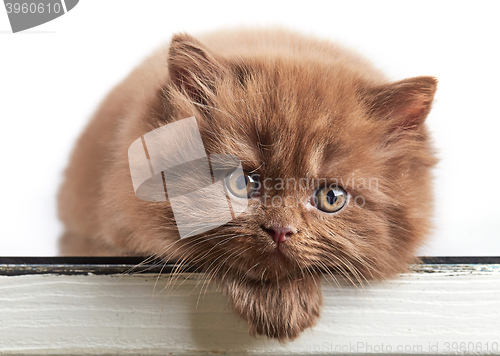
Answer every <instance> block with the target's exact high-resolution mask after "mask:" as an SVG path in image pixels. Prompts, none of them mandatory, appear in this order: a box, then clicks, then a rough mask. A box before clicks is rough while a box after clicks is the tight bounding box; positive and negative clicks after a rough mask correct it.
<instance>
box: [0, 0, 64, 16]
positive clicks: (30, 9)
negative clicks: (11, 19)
mask: <svg viewBox="0 0 500 356" xmlns="http://www.w3.org/2000/svg"><path fill="white" fill-rule="evenodd" d="M5 7H6V8H7V13H8V14H11V13H14V14H28V13H29V14H43V13H44V12H47V13H49V14H50V13H54V14H58V13H60V12H61V11H62V8H61V4H59V3H54V4H50V3H49V4H43V3H38V4H37V3H34V2H32V3H22V4H21V3H14V4H12V3H10V2H8V3H6V4H5Z"/></svg>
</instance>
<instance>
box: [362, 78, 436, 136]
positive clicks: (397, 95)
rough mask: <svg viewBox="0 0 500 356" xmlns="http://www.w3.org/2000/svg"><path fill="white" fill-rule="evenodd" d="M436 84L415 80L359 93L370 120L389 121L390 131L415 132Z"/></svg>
mask: <svg viewBox="0 0 500 356" xmlns="http://www.w3.org/2000/svg"><path fill="white" fill-rule="evenodd" d="M436 87H437V80H436V78H433V77H415V78H410V79H405V80H402V81H399V82H396V83H391V84H387V85H384V86H380V87H376V88H371V89H368V90H367V91H365V92H364V93H363V100H364V102H365V103H366V104H367V107H368V111H369V114H370V116H372V117H374V118H377V119H381V120H389V121H390V123H391V126H392V127H393V129H415V128H417V127H419V126H420V125H421V124H422V123H423V122H424V121H425V118H426V117H427V114H429V111H430V109H431V105H432V101H433V99H434V93H435V92H436Z"/></svg>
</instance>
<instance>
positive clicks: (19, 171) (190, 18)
mask: <svg viewBox="0 0 500 356" xmlns="http://www.w3.org/2000/svg"><path fill="white" fill-rule="evenodd" d="M497 4H500V3H499V2H495V1H475V2H472V1H470V2H459V1H439V2H438V1H425V0H419V1H379V0H377V1H366V2H360V1H349V2H348V1H345V0H343V1H302V2H293V1H286V2H285V1H283V2H279V1H274V2H273V1H269V0H267V1H252V2H238V1H219V2H218V1H186V2H184V1H164V0H148V1H139V0H134V1H132V0H82V1H80V3H79V4H78V5H77V6H76V7H75V8H74V9H73V10H71V11H70V12H69V13H68V14H66V15H64V16H62V17H60V18H58V19H56V20H54V21H52V22H49V23H47V24H44V25H41V26H39V27H36V28H33V29H31V30H27V31H24V32H21V33H18V34H12V33H11V31H10V25H9V23H8V18H7V14H6V12H5V10H4V9H3V7H0V120H1V121H0V122H1V126H0V127H1V128H0V130H1V131H0V133H1V139H0V162H1V175H0V183H1V186H0V188H1V195H0V255H4V256H8V255H11V256H12V255H25V256H29V255H40V256H43V255H55V254H56V253H57V247H56V241H57V238H58V236H59V235H60V234H61V230H62V227H61V225H60V223H59V222H58V220H57V216H56V204H55V195H56V191H57V187H58V185H59V184H60V180H61V173H62V170H63V168H64V166H65V164H66V161H67V159H68V155H69V152H70V150H71V147H72V145H73V142H74V140H75V139H76V137H77V136H78V134H79V133H80V132H81V130H82V128H83V127H84V125H85V123H86V122H87V120H88V119H89V117H90V116H91V114H92V113H93V111H94V110H95V108H96V106H97V104H98V103H99V101H100V100H101V99H102V98H103V96H104V95H105V94H106V92H108V91H109V90H110V88H111V87H112V86H113V85H114V84H115V83H117V82H118V81H119V80H120V79H122V78H123V77H124V76H125V75H126V74H127V73H128V72H129V71H130V70H131V69H132V68H133V66H134V65H136V64H137V63H139V61H140V60H141V59H142V58H143V57H145V56H146V55H148V53H149V52H150V51H151V50H153V49H154V48H155V47H157V46H158V45H160V44H161V43H162V42H166V41H168V39H169V37H170V36H171V35H172V34H173V33H175V32H180V31H186V32H190V33H193V34H196V33H200V32H203V31H207V30H213V29H219V28H221V27H227V28H231V27H237V26H276V25H279V26H284V27H287V28H291V29H295V30H298V31H301V32H303V33H307V34H313V35H317V36H320V37H323V38H329V39H332V40H334V41H338V42H340V43H342V44H344V45H347V46H349V47H352V48H354V49H356V50H358V51H359V52H360V53H362V54H364V55H365V56H367V57H368V58H370V59H371V60H373V62H374V63H375V64H376V65H377V66H378V67H380V68H381V69H383V70H384V71H385V72H386V73H387V74H388V75H389V76H390V77H391V78H392V79H394V80H399V79H403V78H406V77H411V76H417V75H433V76H436V77H438V79H439V89H438V93H437V95H436V103H435V106H434V109H433V111H432V113H431V114H430V116H429V117H428V123H429V126H430V128H431V130H432V132H433V137H434V139H435V142H436V147H437V148H438V151H439V156H440V158H441V162H440V164H439V167H438V168H437V169H436V171H435V174H436V187H435V191H436V209H437V212H436V230H435V232H434V234H433V235H432V236H431V238H430V240H429V243H428V245H427V246H426V247H425V248H424V249H423V250H422V251H421V254H428V255H500V202H499V201H498V200H497V199H499V194H498V192H497V190H499V189H500V188H499V187H498V182H499V178H500V169H499V164H498V157H497V156H498V153H499V152H500V137H499V135H500V133H499V128H500V114H499V109H498V102H499V99H500V85H499V83H500V69H499V68H500V49H499V48H500V45H499V43H500V39H499V35H500V21H499V20H498V15H499V13H500V12H499V10H500V6H499V5H497ZM0 6H1V5H0Z"/></svg>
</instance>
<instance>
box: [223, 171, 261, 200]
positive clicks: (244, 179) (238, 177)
mask: <svg viewBox="0 0 500 356" xmlns="http://www.w3.org/2000/svg"><path fill="white" fill-rule="evenodd" d="M224 181H225V183H226V187H227V189H228V190H229V192H230V193H231V194H233V195H234V196H236V197H238V198H251V197H252V196H253V195H255V193H257V191H258V189H259V184H258V181H257V178H256V177H254V176H252V175H250V174H248V173H246V172H242V171H241V170H237V171H235V172H233V173H231V174H230V175H228V176H227V177H226V178H225V179H224Z"/></svg>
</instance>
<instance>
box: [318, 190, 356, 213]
mask: <svg viewBox="0 0 500 356" xmlns="http://www.w3.org/2000/svg"><path fill="white" fill-rule="evenodd" d="M311 202H312V204H313V205H314V206H315V207H316V208H317V209H318V210H321V211H324V212H325V213H335V212H337V211H339V210H340V209H342V208H343V207H344V206H345V204H346V202H347V192H346V191H345V190H344V189H342V188H340V187H338V188H329V187H324V188H319V189H317V190H316V191H315V192H314V196H313V197H312V199H311Z"/></svg>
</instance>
